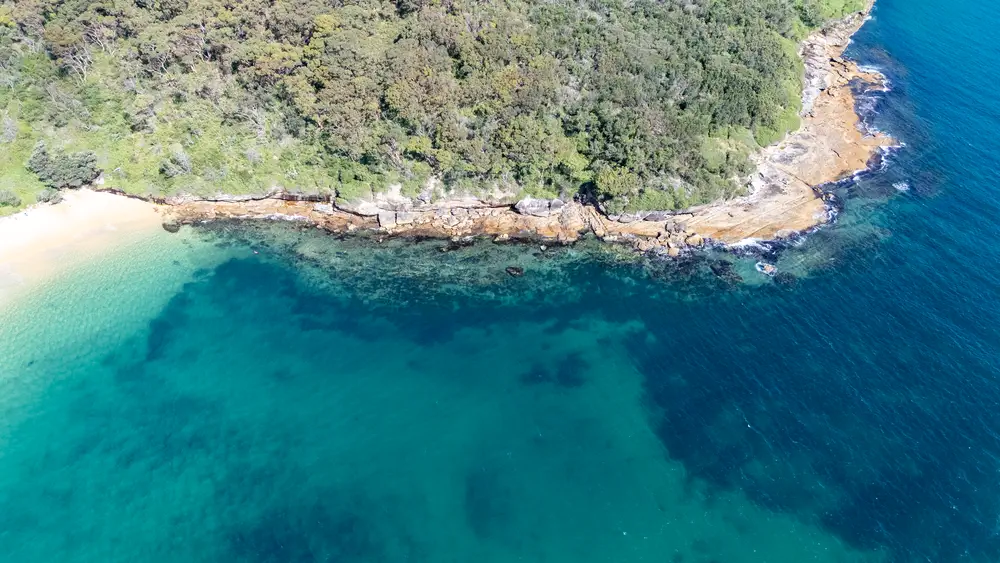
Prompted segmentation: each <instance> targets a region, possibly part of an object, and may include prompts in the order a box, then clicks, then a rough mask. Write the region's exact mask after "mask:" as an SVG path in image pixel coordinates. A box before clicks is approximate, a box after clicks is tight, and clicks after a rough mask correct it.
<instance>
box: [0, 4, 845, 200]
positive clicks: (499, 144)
mask: <svg viewBox="0 0 1000 563" xmlns="http://www.w3.org/2000/svg"><path fill="white" fill-rule="evenodd" d="M860 8H861V0H631V1H624V0H547V1H519V0H492V1H489V0H396V1H384V0H344V1H336V0H15V1H14V2H7V3H3V4H0V189H10V190H13V191H15V192H18V193H20V194H21V195H24V196H29V195H33V193H34V192H40V191H42V189H44V188H45V187H46V184H48V185H49V186H52V185H53V184H54V181H53V180H52V178H49V177H45V178H40V177H39V175H38V174H37V173H35V172H36V171H37V170H36V169H38V166H37V162H36V165H35V167H32V166H29V165H28V164H27V163H28V161H29V159H30V158H31V156H32V154H33V152H36V151H37V146H39V145H38V143H39V142H40V141H42V142H44V143H46V145H45V146H47V147H48V149H47V150H48V151H49V152H48V154H49V155H53V156H52V158H53V159H56V158H58V157H59V155H65V156H64V157H65V158H71V157H72V158H75V159H77V160H76V161H74V162H72V163H69V164H66V165H65V166H68V167H70V168H73V169H74V170H81V169H82V170H84V171H85V172H86V173H87V175H89V174H90V170H91V168H90V167H93V168H94V169H95V170H100V171H103V174H104V177H105V180H106V183H107V184H109V185H112V186H114V187H118V188H121V189H124V190H126V191H129V192H135V193H150V194H173V193H181V192H190V193H196V194H205V193H215V192H230V193H254V192H262V191H266V190H268V189H270V188H272V187H277V186H280V187H284V188H286V189H289V190H298V191H304V192H319V193H327V194H330V195H336V196H338V197H341V198H345V199H351V198H353V197H356V196H358V195H361V194H364V193H367V192H370V191H372V190H374V191H379V190H383V189H385V188H386V187H387V186H389V185H391V184H400V185H402V186H403V190H404V192H405V193H410V194H416V193H418V192H420V191H421V190H422V189H424V186H426V185H427V184H428V180H429V179H431V178H435V179H437V180H440V185H442V186H443V187H444V188H445V189H446V190H462V191H469V192H472V193H508V194H514V195H523V194H532V195H536V196H549V197H554V196H557V195H559V196H562V197H572V196H574V195H575V194H577V193H578V192H580V191H581V190H582V191H584V192H586V193H589V194H593V195H596V196H597V197H599V198H600V199H601V200H602V201H603V202H604V205H605V207H606V208H607V209H609V210H610V211H612V212H620V211H623V210H632V209H640V208H647V209H649V208H658V209H676V208H682V207H687V206H690V205H694V204H698V203H702V202H706V201H710V200H714V199H718V198H720V197H726V196H731V195H734V194H735V193H737V192H738V191H739V190H740V184H739V182H738V178H739V177H740V176H742V175H745V174H746V173H747V172H748V170H749V163H748V159H747V155H748V154H749V153H750V152H751V151H753V150H755V149H756V148H757V146H759V145H764V144H768V143H771V142H774V141H776V140H778V139H780V138H781V137H782V136H783V135H784V134H785V133H786V132H787V131H789V130H791V129H793V128H795V127H797V125H798V118H797V113H798V110H799V103H800V102H799V99H800V92H801V72H802V69H801V62H800V60H799V59H798V57H797V55H796V41H797V40H799V39H801V38H802V37H803V36H804V35H805V33H807V32H808V30H809V29H810V28H812V27H815V26H818V25H821V24H822V23H823V22H824V21H826V20H827V19H829V18H832V17H837V16H840V15H842V14H844V13H846V12H848V11H852V10H857V9H860ZM81 155H85V158H86V162H83V161H82V160H80V159H82V158H84V156H81ZM36 160H37V157H36ZM51 166H63V164H62V163H60V162H58V161H57V160H53V163H52V164H51ZM43 176H44V174H43ZM22 199H25V200H29V199H30V200H34V197H30V198H29V197H24V198H22Z"/></svg>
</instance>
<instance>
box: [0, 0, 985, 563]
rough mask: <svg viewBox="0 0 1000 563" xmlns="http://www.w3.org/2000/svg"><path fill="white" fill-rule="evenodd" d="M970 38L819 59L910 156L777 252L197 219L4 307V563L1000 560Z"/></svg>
mask: <svg viewBox="0 0 1000 563" xmlns="http://www.w3.org/2000/svg"><path fill="white" fill-rule="evenodd" d="M998 29H1000V5H998V4H996V3H990V2H972V1H970V0H956V1H955V2H950V3H944V2H940V1H935V0H879V1H878V4H877V6H876V8H875V11H874V14H873V18H872V20H871V21H869V22H868V23H867V24H866V26H865V27H864V28H863V29H862V30H861V32H860V33H859V34H858V35H857V36H856V38H855V41H854V43H853V45H852V47H851V48H850V49H849V51H848V55H850V56H851V57H854V58H856V59H858V60H859V61H861V62H862V63H863V64H865V65H869V66H873V67H875V68H878V69H880V70H882V71H883V72H884V73H885V74H886V75H887V76H888V78H889V81H890V84H891V90H890V91H889V92H886V93H875V94H866V95H864V96H862V99H861V100H860V102H859V105H860V106H861V110H862V112H863V113H864V114H865V116H866V119H867V120H868V123H869V124H870V126H871V127H874V128H877V129H880V130H883V131H886V132H888V133H890V134H891V135H893V136H894V137H896V138H898V139H900V140H901V141H903V142H904V143H905V146H904V147H903V148H901V149H899V150H895V151H892V152H891V153H889V154H888V155H887V156H886V157H885V159H884V161H883V163H882V165H881V166H880V167H879V169H877V170H875V171H873V172H871V173H869V174H865V175H862V176H860V177H858V178H856V179H855V180H854V181H851V182H845V183H842V184H841V185H839V186H838V187H837V188H836V191H837V193H838V195H839V196H840V200H841V201H842V202H843V209H842V210H841V211H840V213H839V215H838V218H837V222H836V223H835V224H834V225H833V226H830V227H827V228H823V229H821V230H819V231H817V232H815V233H813V234H811V235H809V236H808V237H805V238H804V239H800V240H796V241H794V242H793V243H792V244H789V245H785V246H783V247H781V248H778V247H777V246H773V245H772V246H767V247H757V248H750V249H746V250H744V251H741V252H725V251H721V250H714V251H708V252H702V253H698V254H694V255H690V256H687V257H685V258H684V259H682V260H679V261H671V262H664V261H659V260H651V259H646V258H639V257H636V256H635V255H633V254H632V253H631V252H626V251H620V250H616V249H614V248H612V247H608V246H603V245H600V244H598V243H594V242H584V243H580V244H577V245H575V246H571V247H553V248H545V249H542V248H541V247H538V246H531V245H500V244H494V243H492V242H479V243H476V244H472V245H468V246H466V245H456V244H449V243H447V242H446V241H445V242H442V241H399V240H390V241H383V242H378V241H377V240H375V239H371V238H364V237H347V238H342V237H334V236H330V235H326V234H323V233H321V232H319V231H317V230H316V229H308V228H303V227H301V226H298V225H296V224H294V223H289V224H284V223H282V224H266V223H261V224H250V223H243V224H240V223H222V224H216V225H211V226H206V227H199V228H196V229H189V228H185V229H184V230H182V231H181V232H180V233H177V234H169V233H166V232H163V233H155V234H150V235H149V236H148V237H144V238H142V239H141V240H137V241H134V242H133V243H131V244H129V245H124V246H122V247H121V248H118V249H116V250H115V251H114V252H111V253H108V254H107V255H104V256H102V257H101V258H100V259H97V260H94V261H91V262H88V263H86V264H84V265H82V266H79V267H76V268H74V269H73V270H72V271H70V272H67V273H66V274H64V275H62V276H60V277H57V278H54V279H52V280H50V281H48V282H46V283H45V284H42V285H39V286H38V287H35V288H32V289H31V290H30V291H27V292H25V293H24V294H23V295H20V296H18V297H17V299H16V300H14V301H13V302H12V303H9V304H7V305H5V306H4V307H3V308H2V309H0V560H3V561H5V562H8V561H9V562H21V561H24V562H29V561H30V562H39V561H61V562H62V561H65V562H84V561H86V562H97V561H100V562H114V561H151V562H159V561H192V562H201V561H238V562H279V561H282V562H284V561H295V562H307V561H331V562H333V561H335V562H404V561H405V562H425V561H426V562H431V561H433V562H468V561H477V562H507V561H538V562H541V561H545V562H552V563H561V562H582V561H595V562H597V561H600V562H606V561H614V562H633V561H634V562H640V561H653V562H657V563H742V562H760V563H765V562H766V563H781V562H788V563H801V562H806V561H809V562H830V563H834V562H838V563H840V562H888V563H895V562H900V563H902V562H918V561H920V562H926V561H930V562H937V563H950V562H959V561H962V562H965V561H969V562H995V561H997V560H1000V332H998V327H1000V229H998V228H997V227H996V225H995V222H996V218H997V217H1000V204H998V202H997V197H996V194H994V193H993V192H995V191H996V190H997V187H998V186H1000V173H998V172H997V171H998V170H1000V135H997V132H998V131H1000V99H998V98H997V97H996V96H995V95H994V92H993V90H994V89H995V86H996V85H997V84H1000V66H998V65H996V64H995V61H996V59H997V56H998V55H1000V33H998V32H997V30H998ZM761 257H764V258H766V259H768V260H776V263H777V265H778V268H779V269H780V271H781V272H783V273H785V274H786V275H783V276H780V277H778V278H767V277H765V276H762V275H760V274H758V273H757V272H756V271H755V270H754V262H755V261H756V260H758V259H760V258H761ZM508 266H518V267H521V268H523V269H524V275H523V276H520V277H515V276H511V275H509V274H508V273H507V272H506V271H505V270H506V268H507V267H508Z"/></svg>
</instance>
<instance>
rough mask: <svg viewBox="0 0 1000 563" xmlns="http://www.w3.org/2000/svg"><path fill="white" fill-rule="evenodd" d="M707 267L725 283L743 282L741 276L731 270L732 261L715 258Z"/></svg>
mask: <svg viewBox="0 0 1000 563" xmlns="http://www.w3.org/2000/svg"><path fill="white" fill-rule="evenodd" d="M709 268H710V269H711V270H712V273H713V274H715V277H717V278H719V279H720V280H722V281H724V282H726V283H729V284H732V285H736V284H740V283H743V276H741V275H739V274H738V273H736V271H735V270H733V263H732V262H730V261H728V260H716V261H715V262H713V263H712V264H711V265H710V266H709Z"/></svg>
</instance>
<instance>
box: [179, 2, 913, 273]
mask: <svg viewBox="0 0 1000 563" xmlns="http://www.w3.org/2000/svg"><path fill="white" fill-rule="evenodd" d="M873 3H874V0H869V2H868V4H867V7H866V10H865V11H863V12H858V13H855V14H852V15H850V16H848V17H847V18H844V19H843V20H840V21H837V22H834V23H832V24H830V25H828V26H827V27H825V28H824V29H822V30H820V31H817V32H815V33H813V34H812V35H810V36H809V37H808V38H807V39H806V40H805V41H804V42H803V43H802V45H801V48H800V54H801V56H802V58H803V61H804V63H805V82H804V84H805V88H804V91H803V111H802V124H801V127H800V128H799V129H798V130H797V131H795V132H794V133H791V134H790V135H788V136H787V137H786V138H785V139H784V140H783V141H781V142H780V143H778V144H776V145H772V146H769V147H766V148H765V149H763V150H762V151H761V152H760V153H758V154H757V155H756V156H755V157H754V161H755V163H756V165H757V171H756V172H755V173H754V174H753V175H752V176H751V177H750V178H749V179H748V180H747V183H748V189H749V191H750V194H749V195H747V196H743V197H739V198H735V199H732V200H727V201H722V202H718V203H714V204H709V205H705V206H700V207H698V208H693V209H689V210H686V211H683V212H662V211H657V212H647V213H642V214H638V215H624V216H617V217H609V216H607V215H605V214H603V213H602V212H601V211H599V210H598V209H597V208H596V207H595V206H593V205H590V204H585V203H580V202H575V201H568V202H564V201H561V200H558V199H557V200H539V199H531V198H528V199H524V200H521V201H518V202H516V203H513V204H511V203H503V202H502V200H498V201H487V200H484V199H480V198H476V197H462V198H447V199H443V200H440V201H432V198H430V197H428V196H425V197H423V198H421V197H418V198H410V197H405V196H403V195H401V194H400V192H399V189H398V187H397V188H395V189H390V190H389V191H388V192H387V193H384V194H374V195H373V196H371V197H369V198H366V199H361V200H356V201H352V202H349V203H344V202H341V201H331V200H330V199H329V198H316V197H303V196H297V195H294V194H288V193H284V192H279V193H272V194H268V195H267V196H263V197H230V196H219V197H218V198H215V199H211V200H209V199H199V198H194V197H175V198H168V199H166V200H164V201H161V202H159V203H165V204H167V206H168V208H167V209H166V210H165V213H164V217H165V220H164V227H165V228H167V229H168V230H173V229H175V228H179V226H180V225H183V224H196V223H201V222H205V221H213V220H223V219H268V220H281V219H284V220H291V221H303V222H307V223H310V224H313V225H315V226H317V227H319V228H322V229H325V230H327V231H330V232H334V233H344V232H354V231H358V230H369V231H375V232H379V233H384V234H385V235H387V236H411V237H433V238H451V239H462V238H465V237H492V238H493V239H494V240H497V241H504V240H520V239H524V240H544V241H555V242H562V243H570V242H573V241H576V240H578V239H579V238H580V237H582V236H585V235H587V234H590V233H592V234H594V235H596V236H597V237H599V238H600V239H602V240H604V241H607V242H617V243H623V244H629V245H631V246H633V247H634V248H636V249H637V250H640V251H657V252H660V253H664V254H667V255H671V256H676V255H678V254H680V252H681V251H682V249H683V248H686V247H692V246H700V245H702V244H704V243H706V242H713V243H718V244H733V243H737V242H740V241H743V240H747V239H759V240H774V239H781V238H786V237H789V236H792V235H795V234H797V233H801V232H803V231H807V230H810V229H812V228H815V227H817V226H818V225H820V224H822V223H825V222H827V221H828V220H829V218H830V216H831V214H830V212H829V211H830V206H831V202H830V201H829V198H828V197H827V196H825V194H824V192H823V190H822V189H821V187H822V186H823V185H825V184H829V183H832V182H837V181H839V180H843V179H845V178H848V177H850V176H852V175H854V174H856V173H857V172H858V171H862V170H865V169H867V168H868V166H869V163H870V162H871V161H872V160H873V158H875V157H876V156H877V155H878V154H879V152H880V151H881V150H882V149H883V148H884V147H889V146H894V145H895V144H896V143H895V141H894V140H893V139H891V138H890V137H888V136H886V135H883V134H881V133H875V134H868V133H866V132H865V131H864V130H863V128H862V124H861V122H860V118H859V117H858V115H857V113H856V111H855V96H854V92H853V90H854V89H855V88H857V87H858V86H865V87H866V88H869V89H880V88H884V84H885V79H884V77H883V76H881V75H880V74H878V73H875V72H866V71H863V70H861V69H860V68H859V67H858V65H857V63H855V62H854V61H849V60H845V59H844V58H843V52H844V50H845V49H846V48H847V45H848V44H849V42H850V38H851V36H853V35H854V33H855V32H856V31H857V30H858V29H859V28H860V27H861V26H862V25H863V23H864V21H865V19H866V18H867V16H868V13H869V12H870V11H871V8H872V5H873Z"/></svg>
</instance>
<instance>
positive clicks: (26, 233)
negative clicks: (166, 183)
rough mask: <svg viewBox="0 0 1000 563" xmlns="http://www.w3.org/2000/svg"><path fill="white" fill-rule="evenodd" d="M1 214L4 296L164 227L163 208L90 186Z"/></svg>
mask: <svg viewBox="0 0 1000 563" xmlns="http://www.w3.org/2000/svg"><path fill="white" fill-rule="evenodd" d="M63 195H64V199H63V201H62V202H61V203H59V204H57V205H48V204H43V205H37V206H34V207H31V208H29V209H27V210H25V211H22V212H21V213H18V214H16V215H11V216H9V217H4V218H2V219H0V301H3V300H4V299H5V298H6V297H7V296H9V295H10V294H11V293H13V292H15V291H17V290H18V289H20V288H21V287H24V286H25V285H27V284H29V283H30V284H36V283H38V282H40V281H43V280H44V279H45V278H47V277H48V276H51V275H53V274H56V273H59V272H60V271H63V270H65V269H67V268H71V267H73V266H74V265H76V264H79V263H81V262H83V261H85V260H87V259H88V258H91V257H93V256H94V255H95V254H98V253H100V252H102V251H105V250H107V249H108V248H109V247H110V246H113V245H115V244H119V243H123V242H128V241H131V240H135V239H136V237H140V236H144V235H148V234H152V233H156V232H162V231H161V228H160V224H161V221H162V218H161V216H160V210H159V208H158V207H157V206H156V205H154V204H152V203H147V202H144V201H140V200H137V199H130V198H126V197H121V196H117V195H113V194H110V193H100V192H95V191H91V190H66V191H64V192H63Z"/></svg>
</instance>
